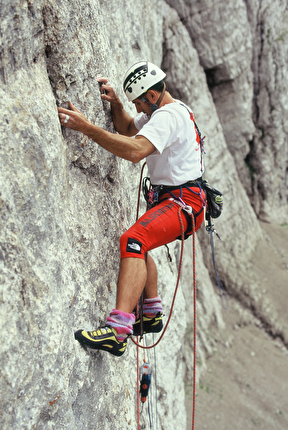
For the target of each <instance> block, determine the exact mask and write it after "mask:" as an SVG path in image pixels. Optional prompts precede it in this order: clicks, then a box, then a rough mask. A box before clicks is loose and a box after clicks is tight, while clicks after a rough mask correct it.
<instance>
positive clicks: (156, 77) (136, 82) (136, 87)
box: [123, 61, 166, 102]
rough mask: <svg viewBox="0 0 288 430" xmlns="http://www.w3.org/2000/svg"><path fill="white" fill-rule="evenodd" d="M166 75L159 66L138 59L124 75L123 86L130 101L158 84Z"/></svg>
mask: <svg viewBox="0 0 288 430" xmlns="http://www.w3.org/2000/svg"><path fill="white" fill-rule="evenodd" d="M165 76H166V73H164V72H163V71H162V70H161V69H159V67H157V66H155V64H153V63H149V62H148V61H139V62H138V63H135V64H133V66H131V67H130V68H129V69H128V70H127V72H126V73H125V76H124V82H123V88H124V92H125V94H126V96H127V98H128V100H129V101H130V102H132V101H133V100H135V99H137V98H138V97H139V96H141V94H143V93H145V92H146V91H148V90H149V88H151V87H153V85H155V84H158V82H160V81H162V80H163V79H164V78H165Z"/></svg>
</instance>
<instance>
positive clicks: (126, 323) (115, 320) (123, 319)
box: [106, 309, 135, 342]
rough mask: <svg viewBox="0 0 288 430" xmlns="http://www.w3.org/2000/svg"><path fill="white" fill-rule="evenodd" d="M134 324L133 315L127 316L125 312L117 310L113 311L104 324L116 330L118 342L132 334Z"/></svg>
mask: <svg viewBox="0 0 288 430" xmlns="http://www.w3.org/2000/svg"><path fill="white" fill-rule="evenodd" d="M134 322H135V315H134V314H127V313H126V312H122V311H118V309H113V310H112V311H111V312H110V315H109V317H107V320H106V324H107V325H109V326H110V327H113V328H114V329H115V330H116V332H117V335H116V337H117V339H118V340H119V341H120V342H123V340H124V339H125V338H126V337H127V336H129V334H132V333H133V324H134Z"/></svg>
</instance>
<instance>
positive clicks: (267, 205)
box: [0, 0, 288, 430]
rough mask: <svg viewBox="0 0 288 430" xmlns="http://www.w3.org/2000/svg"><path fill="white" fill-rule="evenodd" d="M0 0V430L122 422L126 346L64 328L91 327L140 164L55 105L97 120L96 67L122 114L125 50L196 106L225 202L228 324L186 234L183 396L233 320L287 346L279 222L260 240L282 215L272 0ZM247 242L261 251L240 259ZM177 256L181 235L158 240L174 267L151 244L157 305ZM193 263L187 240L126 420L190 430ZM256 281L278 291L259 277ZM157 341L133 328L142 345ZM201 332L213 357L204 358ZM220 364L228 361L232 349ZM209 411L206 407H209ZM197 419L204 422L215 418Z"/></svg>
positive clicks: (114, 266)
mask: <svg viewBox="0 0 288 430" xmlns="http://www.w3.org/2000/svg"><path fill="white" fill-rule="evenodd" d="M0 4H1V6H0V7H1V9H0V16H1V51H0V54H1V55H0V62H1V63H0V71H1V73H0V92H1V97H0V116H1V121H0V127H1V145H0V162H1V176H0V184H1V187H0V208H1V211H0V214H1V216H0V220H1V229H0V244H1V250H0V267H1V272H0V285H1V289H0V291H1V296H0V304H1V306H0V321H1V345H2V347H1V354H0V363H1V380H0V384H1V385H0V390H1V405H0V411H1V414H0V424H1V428H3V429H9V430H10V429H11V430H12V429H13V430H14V429H15V430H16V429H21V430H22V429H23V430H24V429H25V430H26V429H27V430H28V429H29V430H30V429H31V430H32V429H37V430H41V429H43V430H47V429H57V430H58V429H69V430H76V429H81V430H82V429H83V430H84V429H87V430H88V429H89V430H90V429H91V430H92V429H93V430H95V429H101V430H102V429H103V430H110V429H111V428H121V429H132V428H133V429H134V428H136V427H137V413H136V391H137V388H136V347H135V346H134V344H133V343H132V342H129V346H128V350H127V352H125V355H124V356H123V357H121V358H115V357H112V356H109V355H108V354H105V353H102V352H91V351H89V350H85V349H83V348H81V347H80V346H79V344H78V343H76V342H75V341H74V337H73V332H74V331H75V330H76V329H78V328H80V327H82V328H88V329H91V328H95V327H96V326H97V325H99V322H101V321H103V320H105V317H106V315H107V312H109V310H110V309H111V307H113V306H114V304H115V292H116V282H117V272H118V265H119V250H118V241H119V237H120V235H121V233H122V232H123V231H124V230H125V229H127V228H128V227H129V226H130V225H131V223H133V221H134V220H135V217H136V200H137V192H138V183H139V178H140V166H138V165H133V164H131V163H128V162H126V161H123V160H120V159H116V158H115V157H114V156H112V155H111V154H109V153H107V152H105V151H104V150H102V149H101V148H100V147H98V146H97V144H96V143H94V142H93V141H91V140H89V139H87V138H86V137H85V136H83V135H81V134H80V133H77V132H73V131H70V130H66V129H65V130H63V129H61V126H60V124H59V121H58V115H57V109H56V107H57V105H61V106H67V102H68V101H69V100H71V101H72V102H73V103H74V104H75V105H76V107H78V108H79V109H80V110H81V111H83V113H84V114H85V115H86V116H87V117H88V118H89V119H90V120H91V121H92V122H95V123H97V124H98V125H101V126H102V127H104V128H106V129H108V130H110V131H113V124H112V122H111V116H110V110H109V105H107V104H106V103H105V102H104V103H103V102H102V100H101V98H100V94H99V86H98V84H97V82H96V80H95V77H96V76H97V75H100V74H102V75H108V76H109V80H110V81H111V83H112V84H113V85H114V87H115V88H116V90H117V92H118V93H119V95H120V97H121V99H122V101H123V103H124V106H125V109H127V111H128V112H129V113H131V114H133V115H134V114H135V112H134V107H133V106H131V104H128V102H127V101H126V100H125V99H124V95H123V92H122V88H121V83H122V78H123V75H124V72H125V70H126V68H127V67H128V66H129V65H130V64H132V63H133V62H136V61H137V60H139V59H143V58H147V59H149V60H151V61H152V62H155V63H156V64H158V65H159V66H161V67H162V68H163V69H164V70H165V71H166V73H167V83H168V87H169V90H170V91H171V93H172V94H173V96H174V97H177V98H181V99H182V100H183V101H184V102H186V103H188V104H189V105H190V106H191V108H192V109H193V110H194V113H195V115H196V119H197V123H198V125H199V127H200V129H201V130H202V132H203V134H204V135H206V152H207V154H206V156H205V165H206V172H205V178H206V179H208V180H209V182H211V183H212V184H213V185H214V186H215V187H216V188H219V189H220V190H221V191H222V192H223V193H224V198H225V207H224V211H223V214H222V215H221V217H220V218H219V220H217V222H216V225H217V230H218V231H219V233H220V235H221V237H222V238H223V242H219V241H216V243H215V246H216V248H215V256H216V262H217V269H218V273H219V275H220V277H221V280H222V283H223V285H224V286H225V288H226V290H227V292H228V294H229V295H230V296H231V303H232V305H231V306H230V310H229V311H228V312H231V313H232V316H233V317H232V316H231V314H229V318H227V313H226V312H227V311H223V310H222V308H221V301H220V300H219V297H218V295H217V286H216V287H215V276H214V271H213V264H212V259H211V251H210V248H209V246H210V245H209V236H208V235H207V233H206V232H205V229H204V228H202V229H201V231H199V234H197V240H196V264H197V294H198V296H197V297H198V305H197V306H198V319H197V321H198V326H197V336H198V338H197V340H198V343H197V345H198V346H197V348H198V350H197V354H198V360H197V364H198V367H197V384H198V385H197V386H198V389H199V390H201V387H202V386H203V382H201V381H202V380H204V379H205V378H207V371H208V372H209V369H210V367H211V366H212V364H213V363H214V364H213V366H214V367H213V369H214V371H215V372H216V373H217V369H218V367H217V366H219V371H220V370H221V365H220V364H219V363H222V362H223V357H222V355H223V356H224V359H225V360H226V359H227V360H228V359H229V354H224V353H223V354H222V350H221V345H224V347H225V348H230V354H231V356H232V354H233V351H234V350H233V348H232V347H231V345H232V344H233V341H232V340H231V339H232V338H233V339H234V337H233V336H234V335H231V332H230V331H229V330H234V329H235V327H236V329H237V330H238V333H244V332H241V330H242V329H244V328H245V330H247V331H248V335H247V336H248V338H250V336H251V339H252V340H251V342H253V336H256V332H255V330H256V329H255V327H257V330H259V331H260V332H261V336H263V339H264V340H263V342H264V341H265V346H266V347H267V348H268V347H269V346H270V345H271V344H272V340H271V338H272V339H273V338H277V345H278V347H279V348H280V349H279V350H281V351H282V350H283V351H284V352H286V351H287V345H288V324H287V315H286V314H287V312H286V309H285V300H283V297H284V298H285V294H287V293H286V290H285V288H284V284H285V282H286V279H287V278H286V277H287V247H286V248H285V245H286V242H285V244H284V245H283V246H282V247H280V248H279V247H278V245H277V243H278V242H279V240H280V238H281V227H279V225H277V229H280V233H279V234H278V236H277V237H276V239H275V237H273V239H269V235H268V233H267V232H266V231H265V226H263V224H260V223H259V221H258V218H260V219H261V220H265V221H273V222H274V223H278V224H280V223H287V221H288V216H287V154H288V151H287V132H288V124H287V109H288V100H287V98H288V95H287V94H288V92H287V87H288V84H287V49H288V48H287V47H288V44H287V30H286V28H287V24H288V16H287V1H283V0H282V1H281V0H276V1H275V0H273V1H272V0H246V1H243V0H237V1H232V0H230V1H228V2H226V1H225V2H224V1H218V2H212V1H209V0H198V1H188V0H187V1H184V0H181V1H178V2H174V1H172V0H170V1H167V2H165V1H164V0H156V1H155V0H154V1H152V0H147V1H146V2H141V1H140V0H133V1H132V0H121V1H118V0H109V1H108V0H106V1H105V0H88V1H85V2H80V1H78V0H59V1H52V0H38V1H34V0H29V1H24V0H14V1H3V0H1V3H0ZM147 11H149V13H147ZM143 210H144V205H142V206H141V211H143ZM267 225H268V226H269V224H267ZM282 228H285V226H283V227H282ZM277 231H278V230H277ZM215 240H216V239H215ZM279 249H280V251H279ZM285 249H286V250H285ZM261 250H265V254H263V258H262V259H261V260H257V264H256V265H254V264H253V262H254V261H255V256H256V255H259V252H260V251H261ZM179 251H180V243H179V242H176V243H175V244H173V245H171V246H170V253H171V255H172V257H173V261H172V263H168V262H167V257H166V249H165V248H163V249H162V248H161V249H159V250H155V251H153V256H154V258H155V260H156V262H157V265H158V269H159V294H160V295H161V297H162V298H163V304H164V307H165V310H166V315H167V314H168V312H169V309H170V305H171V301H172V296H173V292H174V286H175V284H176V279H177V266H178V263H179ZM270 253H271V255H272V254H273V253H276V254H275V255H277V259H275V262H274V263H273V264H274V265H273V266H272V267H273V270H275V273H276V272H277V276H276V275H274V272H272V274H271V275H270V276H268V275H267V274H265V276H266V275H267V276H266V277H265V276H264V273H265V268H267V267H269V262H270V260H269V259H267V255H269V254H270ZM273 255H274V254H273ZM265 256H266V259H265V258H264V257H265ZM191 261H192V245H191V239H189V240H188V241H187V242H186V243H185V257H184V264H183V273H182V277H181V288H180V289H179V292H178V295H177V299H176V303H175V308H174V313H173V317H172V321H171V323H170V324H171V325H170V327H169V328H168V330H167V333H166V334H165V336H164V338H163V340H162V341H161V345H159V346H157V347H156V348H155V349H154V350H149V351H148V352H146V356H145V358H146V360H147V358H148V359H149V360H150V362H151V363H152V365H153V372H154V373H153V381H154V382H153V385H152V389H151V396H150V400H149V402H150V403H149V409H148V404H144V405H141V408H140V409H141V410H140V412H141V414H140V421H141V428H161V429H165V430H169V429H171V430H172V429H175V428H177V430H182V429H183V430H184V429H186V421H187V422H188V426H189V425H190V424H189V418H188V420H186V411H185V385H186V386H188V387H189V385H190V384H191V375H192V365H193V363H192V349H193V347H192V344H193V337H192V335H191V332H192V328H193V327H192V321H193V308H192V301H193V297H192V285H191V278H192V272H191ZM263 261H266V262H267V264H266V265H264V266H263V264H262V262H263ZM277 262H279V265H280V266H279V267H277ZM261 264H262V265H261ZM282 274H283V276H282ZM280 275H281V276H280ZM271 279H272V281H271ZM271 282H274V285H273V286H274V287H276V288H269V287H271ZM263 285H265V288H264V287H263ZM285 285H287V284H285ZM277 288H278V290H277ZM263 293H265V294H263ZM232 296H233V299H232ZM234 303H235V305H234ZM234 312H235V315H236V316H235V317H234ZM231 321H232V322H231ZM231 324H232V329H231ZM249 328H251V330H250V329H249ZM227 333H228V334H227ZM225 336H227V339H228V340H227V342H228V343H227V344H225V342H226V341H225ZM231 336H232V337H231ZM236 337H237V336H235V338H236ZM239 337H240V339H241V338H242V337H241V336H239ZM223 338H224V340H223ZM229 339H230V341H229ZM155 340H156V336H155V339H153V338H152V336H151V337H149V336H147V339H146V340H145V341H146V342H147V343H148V344H151V342H152V341H155ZM237 340H238V337H237ZM217 342H218V351H220V352H219V354H218V356H219V355H220V357H221V359H222V361H219V362H218V361H217V360H216V362H215V360H214V361H212V359H214V357H215V354H216V352H217ZM225 345H226V346H225ZM235 345H236V341H235ZM237 345H238V344H237ZM237 348H238V349H237V354H239V349H241V346H240V347H237ZM281 348H282V349H281ZM284 352H283V353H284ZM279 354H280V353H279ZM260 355H261V354H259V356H260ZM218 356H217V357H218ZM270 356H271V357H272V358H273V357H274V355H273V354H272V355H270ZM278 358H279V357H278ZM142 359H143V351H140V361H141V362H142ZM268 359H269V356H268V357H267V360H268ZM285 359H286V356H285ZM259 360H260V357H259ZM279 360H280V358H279ZM231 362H232V363H234V364H235V366H237V365H238V364H237V363H238V362H237V360H236V358H235V360H234V361H233V360H231ZM209 363H212V364H211V365H210V364H209ZM215 363H216V364H215ZM217 363H218V364H217ZM259 363H260V362H259ZM140 364H141V363H140ZM259 365H260V366H261V364H259ZM247 366H249V363H248V364H247ZM256 368H257V366H256ZM231 372H233V366H232V370H231ZM275 372H277V369H276V370H275ZM284 373H285V372H284ZM208 374H209V373H208ZM279 375H280V373H279ZM281 375H282V373H281ZM277 377H278V376H277V375H276V377H275V379H276V380H278V379H277ZM203 378H204V379H203ZM278 378H280V376H279V377H278ZM268 381H269V379H268ZM156 382H157V389H156V387H155V383H156ZM242 383H243V381H242ZM231 390H233V384H232V385H231ZM231 393H232V391H231ZM281 393H282V391H281ZM281 393H280V394H281ZM186 394H187V392H186ZM234 394H235V393H234ZM280 394H279V395H280ZM253 395H254V392H252V391H251V392H250V391H249V393H248V394H247V396H246V397H247V402H249V401H252V402H253V401H254V403H253V404H255V405H256V406H255V410H259V409H261V403H257V402H256V400H255V399H256V397H257V396H258V397H259V393H258V392H256V393H255V396H254V397H255V398H254V397H253ZM258 397H257V399H258ZM187 398H188V400H189V396H186V399H187ZM199 398H201V401H203V403H200V405H199V425H200V424H201V425H202V426H203V428H205V427H204V426H205V425H206V423H205V421H204V418H203V417H205V416H207V410H205V400H206V401H207V399H205V398H204V397H203V396H202V397H201V396H200V397H199ZM232 398H233V396H232V394H231V399H232ZM236 398H237V397H235V399H236ZM275 399H276V400H277V401H278V400H279V396H277V393H276V394H275ZM270 400H271V399H270ZM276 400H275V402H276ZM271 401H272V402H273V401H274V398H273V399H272V400H271ZM276 403H277V402H276ZM276 403H275V404H276ZM206 406H207V405H206ZM218 407H219V406H218V404H217V402H216V403H215V402H214V404H213V405H212V406H211V408H212V410H213V408H215V409H216V410H217V408H218ZM232 407H233V405H231V408H232ZM187 408H188V409H189V401H188V406H187ZM275 408H276V406H275ZM279 411H281V416H280V414H278V416H276V414H275V416H274V419H273V417H272V418H271V416H268V414H267V415H265V416H263V417H261V420H262V421H260V423H261V425H262V428H268V424H269V428H275V429H278V428H285V427H287V411H286V415H285V413H284V411H283V408H282V409H280V408H279ZM210 412H211V410H210ZM225 413H227V411H225V409H224V410H223V414H224V415H223V423H224V424H222V428H223V429H224V428H225V427H224V425H225ZM244 415H245V417H244V418H243V420H242V421H239V423H240V422H241V424H239V427H238V428H239V429H242V428H243V429H244V428H245V429H246V428H250V427H249V425H252V424H253V422H252V418H253V417H252V418H251V419H250V417H249V416H248V415H247V414H244ZM246 416H247V420H248V421H245V418H246ZM221 419H222V416H221ZM253 419H254V418H253ZM259 419H260V418H259ZM257 420H258V418H257ZM257 420H256V421H255V422H256V424H258V423H259V422H258V421H257ZM212 422H215V423H217V421H215V420H214V421H213V416H211V423H212ZM151 423H153V426H152V424H151ZM251 423H252V424H251ZM207 424H208V427H207V428H212V427H211V426H210V425H209V423H207ZM211 425H212V424H211ZM231 425H232V424H231V423H230V426H229V427H227V428H232V427H233V425H232V427H231ZM279 425H280V426H282V427H279ZM151 426H152V427H151ZM188 428H189V427H188ZM199 428H201V427H199ZM235 428H236V427H235ZM251 428H254V427H251Z"/></svg>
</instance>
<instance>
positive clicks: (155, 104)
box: [140, 82, 166, 112]
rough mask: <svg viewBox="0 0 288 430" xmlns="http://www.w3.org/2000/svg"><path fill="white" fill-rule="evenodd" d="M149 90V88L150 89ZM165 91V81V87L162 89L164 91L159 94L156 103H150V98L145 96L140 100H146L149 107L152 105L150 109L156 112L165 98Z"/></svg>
mask: <svg viewBox="0 0 288 430" xmlns="http://www.w3.org/2000/svg"><path fill="white" fill-rule="evenodd" d="M148 91H149V90H148ZM165 91H166V84H165V82H164V87H163V90H162V92H161V94H160V96H159V98H158V100H157V102H156V103H153V104H152V103H150V102H149V101H148V100H146V99H145V98H144V97H141V99H140V100H142V102H144V103H147V104H148V105H149V107H150V109H151V110H152V112H155V110H157V109H158V108H159V106H160V104H161V102H162V100H163V97H164V94H165Z"/></svg>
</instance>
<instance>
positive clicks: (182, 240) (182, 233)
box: [131, 207, 194, 349]
mask: <svg viewBox="0 0 288 430" xmlns="http://www.w3.org/2000/svg"><path fill="white" fill-rule="evenodd" d="M181 211H182V208H181V207H179V210H178V217H179V221H180V225H181V253H180V262H179V268H178V277H177V282H176V287H175V291H174V295H173V299H172V304H171V308H170V313H169V316H168V320H167V323H166V325H165V327H164V329H163V331H162V333H161V336H160V337H159V339H158V340H157V342H155V343H154V344H153V345H150V346H144V345H141V344H140V343H138V342H137V341H136V340H134V339H133V337H131V339H132V341H133V342H134V343H135V345H137V347H139V348H142V349H150V348H155V346H157V345H158V343H159V342H160V341H161V339H162V338H163V336H164V334H165V332H166V330H167V327H168V324H169V322H170V319H171V316H172V313H173V308H174V303H175V299H176V294H177V291H178V287H179V281H180V276H181V269H182V261H183V249H184V224H183V221H182V218H181ZM193 235H194V229H193Z"/></svg>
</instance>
